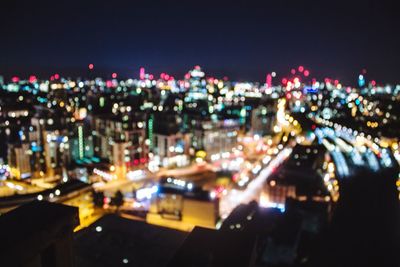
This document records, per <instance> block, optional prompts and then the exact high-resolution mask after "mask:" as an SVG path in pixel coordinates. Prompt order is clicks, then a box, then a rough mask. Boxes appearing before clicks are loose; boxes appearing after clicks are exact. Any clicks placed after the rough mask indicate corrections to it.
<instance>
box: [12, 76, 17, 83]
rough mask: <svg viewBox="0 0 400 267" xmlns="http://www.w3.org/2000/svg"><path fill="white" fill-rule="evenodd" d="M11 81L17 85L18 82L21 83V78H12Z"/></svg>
mask: <svg viewBox="0 0 400 267" xmlns="http://www.w3.org/2000/svg"><path fill="white" fill-rule="evenodd" d="M11 81H12V82H13V83H17V82H19V77H17V76H14V77H12V78H11Z"/></svg>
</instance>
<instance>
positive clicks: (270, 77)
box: [265, 73, 272, 88]
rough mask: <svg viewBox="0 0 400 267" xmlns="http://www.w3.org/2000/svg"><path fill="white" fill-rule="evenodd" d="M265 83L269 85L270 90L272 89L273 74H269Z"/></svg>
mask: <svg viewBox="0 0 400 267" xmlns="http://www.w3.org/2000/svg"><path fill="white" fill-rule="evenodd" d="M265 83H266V84H267V87H268V88H270V87H271V85H272V76H271V74H269V73H268V74H267V79H266V81H265Z"/></svg>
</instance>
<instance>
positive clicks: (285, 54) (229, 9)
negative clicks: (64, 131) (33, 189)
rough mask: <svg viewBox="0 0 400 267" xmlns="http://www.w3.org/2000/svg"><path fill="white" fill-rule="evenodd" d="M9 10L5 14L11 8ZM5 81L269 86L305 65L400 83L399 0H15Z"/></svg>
mask: <svg viewBox="0 0 400 267" xmlns="http://www.w3.org/2000/svg"><path fill="white" fill-rule="evenodd" d="M3 6H4V7H3ZM1 10H2V16H1V18H0V22H1V25H2V31H1V32H2V36H3V38H2V39H3V40H2V42H0V51H1V54H0V58H1V59H2V60H1V61H0V75H4V76H6V78H9V77H10V76H12V75H19V76H22V77H27V76H28V75H31V74H35V75H37V76H39V77H40V78H48V77H49V76H50V75H51V74H54V73H60V74H61V75H62V76H72V77H78V76H85V73H86V71H87V66H88V64H89V63H93V64H95V70H96V72H98V73H99V75H101V76H107V75H111V73H112V72H117V73H119V75H120V77H132V78H134V77H137V76H138V72H139V68H140V67H142V66H143V67H145V68H146V70H148V71H149V72H150V73H155V74H159V73H160V72H168V73H171V74H173V75H176V76H177V78H180V77H182V76H183V74H184V73H185V72H186V71H187V70H189V69H190V68H192V67H193V66H194V65H200V66H202V67H203V68H204V70H205V72H206V73H207V74H208V75H211V76H216V77H223V76H228V77H229V78H231V79H233V80H251V81H259V82H263V81H264V79H265V75H266V73H267V72H271V71H276V72H277V73H278V77H279V76H282V75H287V74H289V72H290V69H291V68H294V67H297V66H299V65H304V66H306V67H307V68H308V69H310V71H311V77H316V78H319V79H321V78H324V77H331V78H334V79H339V80H341V81H343V83H344V84H351V85H355V83H356V79H357V77H358V74H359V73H361V71H362V69H366V70H367V76H366V77H367V79H371V80H372V79H374V80H376V81H377V82H378V84H386V83H396V82H400V79H399V78H398V77H399V74H400V67H399V65H398V62H399V61H400V51H399V50H398V49H397V48H398V47H399V36H398V30H397V29H398V27H399V26H400V23H399V22H400V19H399V18H398V16H396V8H395V3H391V2H390V1H377V0H369V1H351V2H350V1H335V2H334V3H331V4H329V5H328V4H327V3H319V2H317V1H303V2H294V1H280V2H279V3H275V2H273V3H258V2H257V1H250V2H249V1H239V3H235V4H232V3H229V2H225V1H220V2H218V3H212V2H209V1H203V2H190V3H185V2H184V1H172V2H169V3H168V4H162V3H157V1H152V2H151V3H148V2H147V3H135V2H132V3H129V2H127V1H113V2H112V3H107V4H105V3H100V2H91V1H88V2H85V3H78V2H75V1H61V3H57V4H56V3H53V2H49V1H42V2H41V3H33V2H30V1H25V0H22V1H18V2H15V1H6V3H4V4H2V8H1Z"/></svg>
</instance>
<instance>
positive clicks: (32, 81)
mask: <svg viewBox="0 0 400 267" xmlns="http://www.w3.org/2000/svg"><path fill="white" fill-rule="evenodd" d="M36 81H37V79H36V76H35V75H31V76H29V82H30V83H34V82H36Z"/></svg>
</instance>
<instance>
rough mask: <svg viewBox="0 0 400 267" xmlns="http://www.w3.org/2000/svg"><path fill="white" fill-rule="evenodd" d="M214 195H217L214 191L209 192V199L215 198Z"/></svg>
mask: <svg viewBox="0 0 400 267" xmlns="http://www.w3.org/2000/svg"><path fill="white" fill-rule="evenodd" d="M216 196H217V194H216V193H215V192H214V191H211V192H210V198H211V199H215V197H216Z"/></svg>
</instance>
